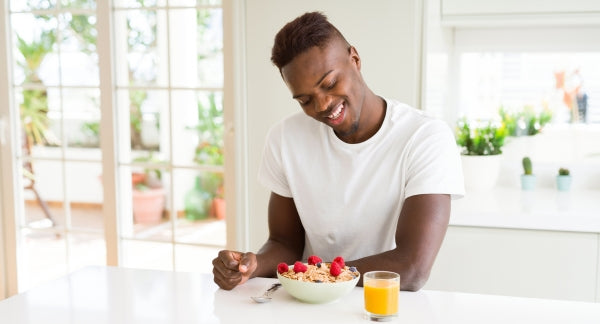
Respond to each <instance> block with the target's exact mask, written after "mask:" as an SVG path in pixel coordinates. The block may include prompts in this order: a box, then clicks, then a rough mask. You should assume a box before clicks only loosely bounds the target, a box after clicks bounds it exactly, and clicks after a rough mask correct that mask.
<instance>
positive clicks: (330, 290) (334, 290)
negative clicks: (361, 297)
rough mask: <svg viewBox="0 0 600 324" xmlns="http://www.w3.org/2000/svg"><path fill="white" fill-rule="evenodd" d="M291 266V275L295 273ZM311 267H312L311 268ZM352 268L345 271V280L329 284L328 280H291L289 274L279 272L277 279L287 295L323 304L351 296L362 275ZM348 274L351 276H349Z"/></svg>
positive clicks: (326, 265)
mask: <svg viewBox="0 0 600 324" xmlns="http://www.w3.org/2000/svg"><path fill="white" fill-rule="evenodd" d="M294 266H295V265H291V266H289V267H290V269H292V270H290V273H293V271H294V270H293V267H294ZM322 266H323V267H329V266H330V264H325V263H323V265H322ZM309 267H310V266H309ZM349 269H350V268H348V267H345V269H343V271H344V272H346V273H345V275H346V277H345V278H344V279H338V281H334V282H328V281H327V280H322V281H320V280H315V281H310V280H309V281H305V280H308V279H307V278H296V279H293V278H290V277H289V276H286V275H287V274H288V273H284V274H282V273H280V272H277V278H278V279H279V282H280V283H281V285H282V286H283V288H284V289H285V291H286V292H287V293H289V294H290V295H292V297H294V298H296V299H298V300H299V301H302V302H305V303H310V304H323V303H329V302H333V301H335V300H338V299H340V298H342V297H344V296H346V295H347V294H349V293H350V292H351V291H352V289H354V287H356V284H357V283H358V281H359V280H360V273H359V272H358V271H356V269H352V270H354V271H350V270H349ZM348 273H349V274H350V275H349V276H348Z"/></svg>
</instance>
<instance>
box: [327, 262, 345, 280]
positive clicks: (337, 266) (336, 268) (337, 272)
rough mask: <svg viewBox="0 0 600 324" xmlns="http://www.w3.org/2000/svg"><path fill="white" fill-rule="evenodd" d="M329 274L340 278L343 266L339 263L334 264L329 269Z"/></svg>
mask: <svg viewBox="0 0 600 324" xmlns="http://www.w3.org/2000/svg"><path fill="white" fill-rule="evenodd" d="M329 273H331V275H332V276H335V277H337V276H339V275H340V273H342V266H341V265H340V264H339V263H337V262H332V263H331V267H329Z"/></svg>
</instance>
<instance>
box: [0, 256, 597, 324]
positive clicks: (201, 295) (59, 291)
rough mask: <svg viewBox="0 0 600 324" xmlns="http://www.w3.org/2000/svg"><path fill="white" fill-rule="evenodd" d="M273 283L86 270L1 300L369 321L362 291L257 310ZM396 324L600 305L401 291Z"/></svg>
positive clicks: (282, 296) (79, 315) (63, 311)
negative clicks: (227, 283)
mask: <svg viewBox="0 0 600 324" xmlns="http://www.w3.org/2000/svg"><path fill="white" fill-rule="evenodd" d="M273 282H276V279H271V278H255V279H251V280H249V281H248V282H247V283H246V284H244V285H242V286H239V287H237V288H235V289H233V290H231V291H224V290H221V289H219V288H218V287H217V286H216V285H215V284H214V283H213V281H212V275H211V274H200V273H183V272H179V273H178V272H165V271H153V270H134V269H125V268H115V267H86V268H84V269H82V270H78V271H75V272H73V273H71V274H69V275H67V276H65V277H62V278H60V279H57V280H54V281H51V282H48V283H46V284H44V285H41V286H39V287H36V288H33V289H31V290H29V291H27V292H24V293H22V294H19V295H16V296H13V297H11V298H8V299H5V300H3V301H0V319H1V322H2V323H11V324H25V323H27V324H42V323H43V324H47V323H72V324H80V323H81V324H83V323H85V324H99V323H111V324H121V323H123V324H124V323H127V324H135V323H144V324H147V323H170V324H178V323H243V322H256V323H277V324H281V323H286V324H288V323H302V324H306V323H327V322H329V323H369V321H367V320H366V319H365V318H364V314H363V311H362V305H363V297H362V296H363V290H362V288H361V287H356V288H355V289H354V290H353V291H352V292H351V293H350V294H349V295H347V296H345V297H344V298H342V299H340V300H338V301H335V302H333V303H329V304H321V305H313V304H305V303H301V302H299V301H297V300H295V299H294V298H292V297H291V296H290V295H289V294H288V293H287V292H286V291H285V290H283V289H280V290H278V291H276V292H275V293H274V294H273V295H272V297H273V300H272V301H271V302H270V303H266V304H256V303H254V302H252V301H251V300H250V296H254V295H257V294H260V293H262V292H263V291H264V289H265V288H266V287H268V286H269V285H270V284H272V283H273ZM399 303H400V305H399V314H400V315H399V317H398V318H397V319H396V320H395V321H394V322H397V323H413V324H414V323H427V324H435V323H461V324H469V323H545V324H548V323H561V324H562V323H579V324H586V323H590V324H591V323H596V324H597V323H600V307H598V304H594V303H586V302H573V301H558V300H544V299H534V298H517V297H506V296H494V295H480V294H468V293H454V292H441V291H429V290H421V291H419V292H404V291H403V292H401V293H400V301H399Z"/></svg>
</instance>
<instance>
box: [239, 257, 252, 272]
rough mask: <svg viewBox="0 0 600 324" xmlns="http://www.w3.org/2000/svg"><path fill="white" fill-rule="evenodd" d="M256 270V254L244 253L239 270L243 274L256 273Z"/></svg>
mask: <svg viewBox="0 0 600 324" xmlns="http://www.w3.org/2000/svg"><path fill="white" fill-rule="evenodd" d="M255 269H256V256H255V255H254V253H244V254H242V257H241V259H240V265H239V267H238V270H239V271H240V272H242V273H246V272H248V271H251V272H254V270H255Z"/></svg>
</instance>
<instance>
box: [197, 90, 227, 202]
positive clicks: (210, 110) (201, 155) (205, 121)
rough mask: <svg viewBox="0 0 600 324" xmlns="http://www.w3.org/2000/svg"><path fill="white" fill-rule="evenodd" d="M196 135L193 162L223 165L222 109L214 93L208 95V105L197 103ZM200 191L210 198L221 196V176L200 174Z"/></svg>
mask: <svg viewBox="0 0 600 324" xmlns="http://www.w3.org/2000/svg"><path fill="white" fill-rule="evenodd" d="M192 129H193V130H195V131H196V132H197V134H198V138H199V141H198V145H197V146H196V148H195V152H194V153H195V155H194V162H196V163H197V164H200V165H223V164H224V154H223V153H224V152H223V144H224V143H223V109H222V106H221V105H218V104H217V100H216V97H215V94H214V93H211V94H209V95H208V105H205V104H202V102H198V123H197V124H196V126H195V127H193V128H192ZM201 178H202V189H203V190H206V191H207V192H209V193H210V194H211V196H212V197H219V198H222V196H223V181H224V179H223V174H222V173H220V172H206V173H204V174H202V176H201Z"/></svg>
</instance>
